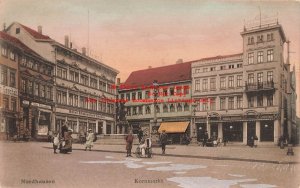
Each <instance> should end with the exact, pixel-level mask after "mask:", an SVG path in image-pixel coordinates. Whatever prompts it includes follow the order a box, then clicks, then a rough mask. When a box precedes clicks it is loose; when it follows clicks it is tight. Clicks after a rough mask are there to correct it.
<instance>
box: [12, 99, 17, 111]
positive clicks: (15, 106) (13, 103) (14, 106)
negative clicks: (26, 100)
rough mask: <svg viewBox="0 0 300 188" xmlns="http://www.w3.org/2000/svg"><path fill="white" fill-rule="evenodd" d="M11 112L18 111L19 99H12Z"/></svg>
mask: <svg viewBox="0 0 300 188" xmlns="http://www.w3.org/2000/svg"><path fill="white" fill-rule="evenodd" d="M11 110H12V111H13V112H16V111H17V99H16V98H15V97H12V98H11Z"/></svg>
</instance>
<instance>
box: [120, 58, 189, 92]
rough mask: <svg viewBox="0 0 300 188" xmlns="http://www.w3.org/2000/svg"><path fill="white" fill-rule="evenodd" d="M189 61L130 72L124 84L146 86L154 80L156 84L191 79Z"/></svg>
mask: <svg viewBox="0 0 300 188" xmlns="http://www.w3.org/2000/svg"><path fill="white" fill-rule="evenodd" d="M191 79H192V78H191V62H185V63H179V64H173V65H168V66H163V67H156V68H149V69H144V70H138V71H134V72H132V73H131V74H130V75H129V77H128V78H127V80H126V81H125V83H124V85H125V86H143V85H145V86H148V85H152V83H153V81H154V80H157V81H158V84H162V83H172V82H179V81H187V80H191Z"/></svg>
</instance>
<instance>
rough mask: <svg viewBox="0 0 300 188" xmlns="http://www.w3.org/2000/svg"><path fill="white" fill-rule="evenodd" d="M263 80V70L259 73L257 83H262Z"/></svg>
mask: <svg viewBox="0 0 300 188" xmlns="http://www.w3.org/2000/svg"><path fill="white" fill-rule="evenodd" d="M262 82H263V73H262V72H260V73H257V83H258V84H262Z"/></svg>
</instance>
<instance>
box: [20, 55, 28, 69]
mask: <svg viewBox="0 0 300 188" xmlns="http://www.w3.org/2000/svg"><path fill="white" fill-rule="evenodd" d="M26 63H27V58H26V57H25V56H23V57H22V61H21V65H22V66H24V67H25V66H26Z"/></svg>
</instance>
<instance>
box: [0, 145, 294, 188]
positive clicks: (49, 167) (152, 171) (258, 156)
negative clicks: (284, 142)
mask: <svg viewBox="0 0 300 188" xmlns="http://www.w3.org/2000/svg"><path fill="white" fill-rule="evenodd" d="M51 147H52V145H51V143H38V142H28V143H25V142H19V143H13V142H0V149H1V154H0V157H1V158H0V160H1V163H0V169H1V170H0V187H1V188H2V187H4V188H6V187H67V188H68V187H92V186H93V187H123V188H124V187H141V186H142V187H179V186H180V187H191V188H194V187H195V188H196V187H197V188H199V187H220V188H223V187H224V188H225V187H241V188H253V187H255V188H258V187H259V188H267V187H275V186H276V187H283V188H286V187H288V188H290V187H295V188H298V187H299V185H300V182H299V180H300V173H299V172H300V164H299V163H297V162H298V158H299V148H297V147H296V148H294V152H295V155H294V156H286V149H284V150H281V149H279V148H277V147H258V148H248V147H245V146H243V147H242V146H239V147H220V148H203V147H198V146H174V145H172V146H168V147H167V155H165V156H162V155H159V153H160V148H153V150H154V153H156V155H154V156H153V158H150V159H148V158H142V159H140V158H139V159H137V158H135V157H132V158H126V157H125V151H124V149H125V148H124V147H125V146H123V145H95V146H94V148H93V150H92V151H84V150H83V148H84V146H83V145H80V144H74V145H73V152H72V153H71V154H53V151H52V148H51ZM135 147H136V146H134V148H133V149H135ZM195 156H198V157H199V156H200V158H198V157H195ZM210 157H215V158H210ZM222 158H224V159H222ZM229 158H231V159H232V160H229ZM212 159H213V160H212ZM239 159H246V160H245V161H241V160H239ZM255 160H256V161H255ZM264 161H265V162H264ZM268 161H269V162H268ZM276 161H277V162H276ZM278 162H280V163H278ZM291 162H293V163H291Z"/></svg>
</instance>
